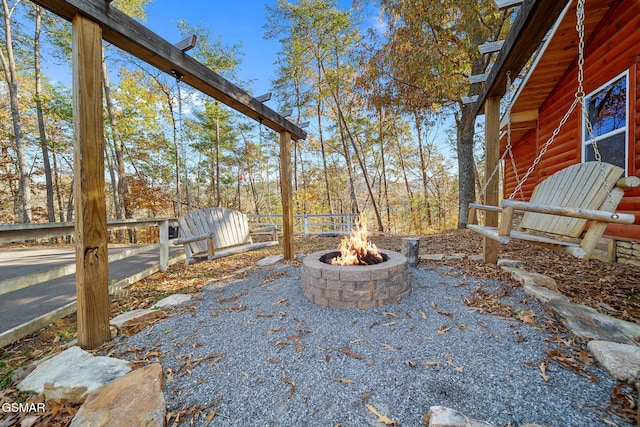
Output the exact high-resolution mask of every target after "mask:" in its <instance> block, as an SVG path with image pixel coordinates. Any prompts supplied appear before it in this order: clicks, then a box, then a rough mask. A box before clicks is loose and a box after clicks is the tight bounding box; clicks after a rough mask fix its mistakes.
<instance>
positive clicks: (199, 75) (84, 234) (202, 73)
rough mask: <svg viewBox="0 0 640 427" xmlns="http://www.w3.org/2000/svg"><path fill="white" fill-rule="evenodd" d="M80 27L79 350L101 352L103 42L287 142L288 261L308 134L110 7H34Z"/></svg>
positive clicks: (90, 1)
mask: <svg viewBox="0 0 640 427" xmlns="http://www.w3.org/2000/svg"><path fill="white" fill-rule="evenodd" d="M32 2H33V3H35V4H38V5H40V6H42V7H43V8H45V9H47V10H49V11H51V12H52V13H54V14H56V15H58V16H60V17H62V18H64V19H66V20H68V21H70V22H72V31H73V124H74V176H75V180H74V182H75V194H76V200H77V203H76V225H75V239H76V265H77V272H78V273H77V274H76V295H77V302H78V345H79V346H80V347H82V348H85V349H93V348H96V347H98V346H100V345H101V344H102V343H104V342H106V341H108V340H109V339H110V330H109V298H108V296H109V295H108V290H109V286H108V278H109V275H108V260H107V256H106V254H107V237H108V235H107V232H106V219H107V210H106V200H105V193H104V162H103V161H102V153H104V137H103V133H104V127H103V126H104V125H103V120H102V113H101V112H102V89H101V83H102V78H101V73H102V55H101V53H102V40H103V39H104V40H106V41H108V42H109V43H111V44H113V45H115V46H117V47H119V48H120V49H122V50H124V51H126V52H129V53H130V54H132V55H134V56H136V57H137V58H139V59H141V60H143V61H145V62H147V63H148V64H150V65H152V66H154V67H155V68H157V69H159V70H161V71H164V72H165V73H167V74H169V75H177V74H178V73H179V74H180V75H181V81H183V82H185V83H186V84H188V85H189V86H191V87H193V88H194V89H197V90H199V91H201V92H202V93H204V94H206V95H209V96H211V97H212V98H214V99H217V100H218V101H220V102H222V103H224V104H226V105H228V106H229V107H231V108H233V109H235V110H237V111H239V112H240V113H242V114H244V115H246V116H249V117H251V118H253V119H255V120H258V121H261V123H263V124H264V125H265V126H267V127H269V128H271V129H273V130H274V131H276V132H277V133H279V134H280V165H281V174H280V180H281V182H280V186H281V191H282V204H283V214H284V230H283V231H284V247H285V250H284V252H285V254H284V255H285V258H286V259H291V258H293V208H292V207H293V195H292V189H291V187H292V186H291V141H292V140H294V141H297V140H300V139H305V138H306V136H307V135H306V132H305V131H303V130H302V129H301V128H300V127H299V126H297V125H295V124H293V123H291V122H290V121H288V120H287V119H285V118H284V117H283V116H281V115H280V114H278V113H276V112H275V111H273V110H272V109H270V108H269V107H267V106H265V105H264V104H263V103H262V102H260V101H259V100H257V99H255V98H254V97H252V96H251V95H249V94H248V93H247V92H245V91H244V90H242V89H240V88H238V87H237V86H235V85H234V84H232V83H231V82H229V81H227V80H225V79H224V78H222V77H221V76H219V75H218V74H216V73H214V72H213V71H212V70H210V69H209V68H207V67H206V66H204V65H203V64H201V63H199V62H198V61H196V60H195V59H193V58H192V57H190V56H188V55H187V54H186V53H185V51H183V49H185V46H184V45H179V46H175V45H173V44H171V43H170V42H168V41H166V40H164V39H162V38H161V37H160V36H158V35H157V34H155V33H154V32H152V31H151V30H149V29H147V28H146V27H145V26H143V25H142V24H140V23H139V22H137V21H135V20H133V19H131V18H130V17H128V16H127V15H125V14H124V13H122V12H120V11H119V10H117V9H116V8H113V7H111V6H110V1H109V0H32Z"/></svg>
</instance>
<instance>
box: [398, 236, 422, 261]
mask: <svg viewBox="0 0 640 427" xmlns="http://www.w3.org/2000/svg"><path fill="white" fill-rule="evenodd" d="M418 252H420V239H418V238H415V237H404V238H403V239H402V255H404V256H405V257H407V264H408V265H409V267H415V266H416V265H418Z"/></svg>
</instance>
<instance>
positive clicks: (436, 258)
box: [418, 254, 444, 261]
mask: <svg viewBox="0 0 640 427" xmlns="http://www.w3.org/2000/svg"><path fill="white" fill-rule="evenodd" d="M418 259H422V260H425V261H442V260H444V254H422V255H418Z"/></svg>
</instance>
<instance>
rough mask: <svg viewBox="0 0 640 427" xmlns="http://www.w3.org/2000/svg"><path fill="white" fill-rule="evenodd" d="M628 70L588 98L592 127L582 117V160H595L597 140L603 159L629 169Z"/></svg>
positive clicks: (587, 105)
mask: <svg viewBox="0 0 640 427" xmlns="http://www.w3.org/2000/svg"><path fill="white" fill-rule="evenodd" d="M627 81H628V79H627V73H626V72H625V73H623V74H622V75H620V76H618V77H616V78H615V79H613V80H612V81H610V82H609V83H607V84H605V85H604V86H602V87H601V88H599V89H598V90H596V91H595V92H593V93H591V94H589V95H588V96H587V97H586V98H585V105H586V108H587V117H588V118H589V121H590V122H591V126H592V128H593V135H590V134H589V130H588V128H587V123H586V119H585V118H584V117H583V126H582V129H583V132H582V148H583V150H582V159H583V161H584V162H588V161H593V160H595V159H596V157H595V150H594V147H593V139H595V142H596V145H597V147H598V151H599V152H600V154H601V156H602V161H603V162H606V163H611V164H613V165H617V166H620V167H621V168H623V169H624V170H625V171H626V170H627V151H628V150H627V110H628V108H627V105H628V99H627V94H628V92H629V91H628V88H627Z"/></svg>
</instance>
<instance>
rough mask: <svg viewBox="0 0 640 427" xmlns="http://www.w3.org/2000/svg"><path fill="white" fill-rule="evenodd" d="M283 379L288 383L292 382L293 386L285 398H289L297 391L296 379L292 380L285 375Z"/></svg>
mask: <svg viewBox="0 0 640 427" xmlns="http://www.w3.org/2000/svg"><path fill="white" fill-rule="evenodd" d="M282 381H283V382H285V383H287V384H291V388H290V389H289V394H287V398H286V399H285V400H289V399H291V396H292V395H293V393H295V391H296V383H295V382H294V381H291V380H290V379H289V378H286V377H283V378H282Z"/></svg>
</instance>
